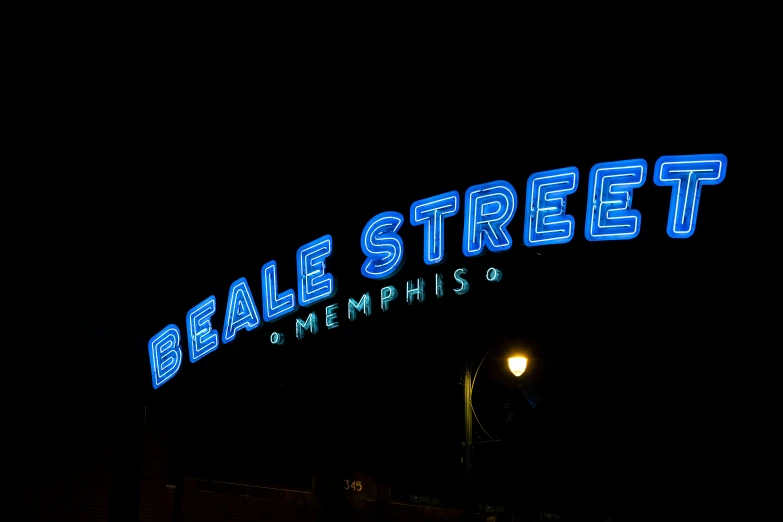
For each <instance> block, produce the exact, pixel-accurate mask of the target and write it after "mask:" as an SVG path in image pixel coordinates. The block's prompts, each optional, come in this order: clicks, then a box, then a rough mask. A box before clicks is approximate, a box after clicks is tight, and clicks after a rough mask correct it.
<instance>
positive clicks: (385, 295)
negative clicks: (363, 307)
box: [381, 286, 397, 312]
mask: <svg viewBox="0 0 783 522" xmlns="http://www.w3.org/2000/svg"><path fill="white" fill-rule="evenodd" d="M394 299H397V289H396V288H394V287H393V286H384V287H383V288H381V310H383V311H384V312H385V311H386V310H388V309H389V301H392V300H394Z"/></svg>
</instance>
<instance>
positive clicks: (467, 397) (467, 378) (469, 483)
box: [462, 347, 527, 521]
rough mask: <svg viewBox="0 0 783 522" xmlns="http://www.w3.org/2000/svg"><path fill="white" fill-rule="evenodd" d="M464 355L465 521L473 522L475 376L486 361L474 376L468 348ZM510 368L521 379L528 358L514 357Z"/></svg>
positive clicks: (509, 362) (509, 363)
mask: <svg viewBox="0 0 783 522" xmlns="http://www.w3.org/2000/svg"><path fill="white" fill-rule="evenodd" d="M464 355H465V357H464V367H463V374H462V386H463V393H464V406H465V408H464V410H465V442H464V443H463V444H464V446H465V455H464V456H463V463H464V464H465V491H464V500H465V506H464V519H465V520H466V521H472V520H473V508H474V506H475V502H474V499H473V415H474V413H473V383H474V382H475V375H477V374H478V371H479V369H480V368H481V364H482V363H483V362H484V359H482V360H481V363H479V365H478V368H476V372H475V374H474V373H473V363H472V361H471V359H470V352H469V350H468V347H465V351H464ZM487 355H489V352H487ZM487 355H484V358H486V357H487ZM508 367H509V370H511V373H513V374H514V376H515V377H519V376H520V375H522V374H523V373H524V372H525V369H526V368H527V358H526V357H523V356H521V355H513V356H511V357H509V358H508Z"/></svg>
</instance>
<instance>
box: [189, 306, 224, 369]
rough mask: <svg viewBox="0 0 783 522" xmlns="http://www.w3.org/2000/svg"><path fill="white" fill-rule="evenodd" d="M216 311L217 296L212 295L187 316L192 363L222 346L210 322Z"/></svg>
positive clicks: (192, 309)
mask: <svg viewBox="0 0 783 522" xmlns="http://www.w3.org/2000/svg"><path fill="white" fill-rule="evenodd" d="M216 309H217V305H216V304H215V296H214V295H211V296H209V297H207V298H206V299H204V300H203V301H202V302H201V303H199V304H197V305H196V306H194V307H193V308H191V309H190V311H189V312H188V315H187V316H186V321H187V331H188V347H189V350H188V353H189V354H190V362H192V363H194V362H196V361H198V360H199V359H201V358H202V357H204V356H205V355H206V354H208V353H209V352H214V351H215V350H217V349H218V346H219V344H220V340H219V337H218V333H217V331H215V330H213V329H212V321H210V320H209V318H210V317H212V316H213V315H214V314H215V310H216Z"/></svg>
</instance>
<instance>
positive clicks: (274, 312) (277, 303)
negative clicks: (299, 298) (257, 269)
mask: <svg viewBox="0 0 783 522" xmlns="http://www.w3.org/2000/svg"><path fill="white" fill-rule="evenodd" d="M261 299H262V301H263V303H264V306H262V307H261V312H262V314H263V316H264V321H265V322H267V323H271V322H272V321H276V320H277V319H280V318H281V317H283V316H284V315H288V314H290V313H293V312H296V310H297V309H298V308H299V305H298V304H297V303H296V293H295V292H294V290H293V288H289V289H288V290H286V291H285V292H283V293H282V294H278V293H277V262H276V261H270V262H268V263H267V264H265V265H264V266H263V267H261Z"/></svg>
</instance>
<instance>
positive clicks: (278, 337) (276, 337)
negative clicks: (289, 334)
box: [269, 332, 285, 344]
mask: <svg viewBox="0 0 783 522" xmlns="http://www.w3.org/2000/svg"><path fill="white" fill-rule="evenodd" d="M269 341H270V342H271V343H272V344H283V343H284V342H285V337H283V334H281V333H279V332H272V335H270V336H269Z"/></svg>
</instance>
